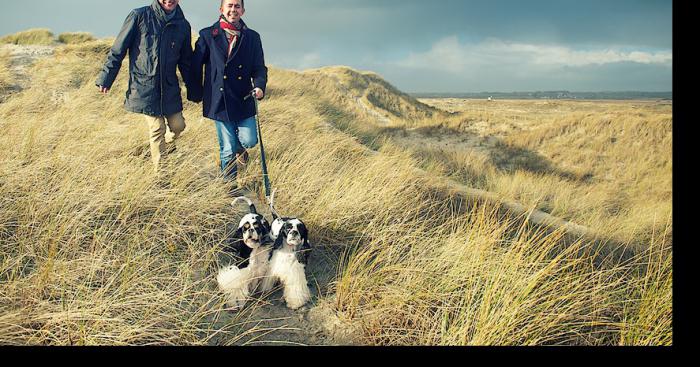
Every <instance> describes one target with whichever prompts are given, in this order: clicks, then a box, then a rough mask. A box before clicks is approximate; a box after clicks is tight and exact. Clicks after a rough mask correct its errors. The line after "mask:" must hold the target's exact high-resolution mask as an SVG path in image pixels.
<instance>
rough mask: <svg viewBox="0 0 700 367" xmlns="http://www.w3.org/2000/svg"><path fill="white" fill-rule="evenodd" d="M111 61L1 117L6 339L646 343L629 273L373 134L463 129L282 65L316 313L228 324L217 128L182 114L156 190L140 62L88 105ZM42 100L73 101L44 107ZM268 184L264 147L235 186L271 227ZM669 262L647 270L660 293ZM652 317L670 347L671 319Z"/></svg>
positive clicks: (345, 73) (338, 77)
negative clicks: (132, 107)
mask: <svg viewBox="0 0 700 367" xmlns="http://www.w3.org/2000/svg"><path fill="white" fill-rule="evenodd" d="M109 46H110V43H109V41H105V40H101V41H92V42H86V43H84V44H78V45H69V46H60V47H57V48H56V49H55V52H54V54H53V55H52V56H49V57H47V58H45V59H40V60H37V61H36V62H35V63H34V65H32V66H31V67H30V69H29V70H30V72H29V74H28V75H31V77H32V80H31V83H30V84H29V85H28V86H27V88H25V89H24V90H23V91H21V92H19V93H16V94H13V95H12V96H11V97H10V98H9V99H7V100H5V101H4V102H3V103H0V125H2V126H3V129H4V132H5V133H4V134H3V135H2V136H0V149H2V150H3V152H5V153H6V154H4V155H3V156H2V158H0V194H1V195H0V198H1V199H0V200H2V202H1V204H2V205H0V246H1V248H0V253H1V254H2V255H1V256H2V261H1V262H0V266H1V267H2V268H0V274H1V275H0V281H1V282H2V283H3V287H0V300H2V301H0V302H2V303H3V304H2V305H1V306H2V307H0V308H1V309H3V310H8V311H7V312H6V313H5V314H4V315H1V316H0V317H2V321H3V322H1V323H0V338H1V339H0V342H3V343H5V344H175V345H182V344H217V345H237V344H278V343H289V344H307V345H308V344H349V343H358V344H452V345H453V344H482V345H483V344H499V345H503V344H564V343H569V344H617V343H619V342H620V340H621V339H623V338H628V339H629V340H631V341H627V342H628V343H637V342H638V339H635V338H638V335H640V333H638V332H637V331H638V330H647V329H646V328H645V327H646V326H647V325H643V323H644V322H646V321H644V320H647V318H644V317H637V315H638V314H641V313H642V312H646V311H647V310H648V309H647V308H644V307H647V306H644V307H641V306H640V307H636V306H635V307H633V308H630V306H629V305H630V302H629V297H627V293H629V292H632V291H630V289H632V290H633V291H634V292H637V288H635V287H637V286H636V285H637V284H638V283H636V281H633V280H632V279H629V278H625V276H627V275H628V274H630V273H632V272H631V271H630V270H629V269H628V268H624V269H617V268H616V269H614V271H613V270H599V269H597V268H591V267H590V261H589V260H590V257H589V256H590V255H595V254H596V253H597V250H595V249H593V248H591V246H588V244H589V242H588V241H586V240H579V241H577V240H576V239H577V238H578V237H580V236H579V234H574V235H573V236H571V237H572V239H565V238H564V237H566V233H567V227H566V225H559V226H557V225H556V223H555V224H554V225H553V226H552V227H551V228H549V229H546V230H545V229H543V228H542V226H541V225H538V224H536V223H535V222H534V221H533V220H532V217H533V216H532V215H530V214H532V213H535V212H533V211H530V210H525V209H524V207H523V208H520V212H517V211H516V210H514V209H512V208H507V207H506V208H505V209H506V210H502V209H501V208H503V207H504V205H503V204H502V202H501V201H500V200H498V198H487V200H482V199H483V198H482V197H481V196H484V195H486V194H485V193H478V192H477V193H473V192H472V193H470V192H468V190H469V189H468V188H462V187H458V188H457V189H455V187H454V185H458V184H455V183H454V182H452V181H450V180H449V179H446V178H445V177H442V176H438V175H434V174H431V173H430V171H428V173H426V170H424V169H421V168H420V164H419V163H420V162H417V161H416V159H415V157H413V156H412V155H411V153H410V151H407V150H406V149H404V147H401V146H398V145H397V144H391V142H386V141H382V137H381V134H380V135H379V136H378V135H377V131H379V132H382V133H383V132H388V131H392V130H396V131H398V130H405V129H406V127H405V126H404V125H408V128H409V129H411V128H414V127H418V128H420V125H419V123H420V122H421V121H424V119H433V118H435V117H439V118H440V119H443V118H445V119H447V120H446V121H447V122H448V123H452V122H454V121H452V120H450V118H451V117H450V116H452V115H450V114H448V113H446V112H442V111H440V110H438V109H435V108H433V107H429V106H427V105H426V104H423V103H421V102H418V101H416V100H415V99H413V98H411V97H410V96H407V95H405V94H402V93H397V92H396V91H395V88H393V87H391V86H390V85H389V84H388V83H386V82H384V81H382V80H381V79H380V78H378V77H377V76H376V74H371V73H362V72H356V71H353V70H351V69H348V68H344V67H337V68H324V69H320V70H310V71H306V72H292V71H286V70H280V69H277V68H271V70H270V83H269V86H268V93H267V94H268V96H267V98H266V99H265V100H264V101H263V102H262V103H261V105H260V108H261V111H260V122H261V125H262V130H263V138H264V142H265V148H266V153H267V155H268V160H269V162H268V166H269V170H270V175H271V179H272V184H273V186H274V187H275V188H276V189H277V192H278V193H277V199H276V201H277V202H276V204H277V205H276V206H277V209H278V211H279V212H280V213H283V214H285V215H290V216H296V217H300V218H303V219H304V221H305V222H306V223H307V225H308V226H309V228H310V232H311V242H312V243H313V244H314V249H315V250H314V252H313V255H312V260H311V261H312V265H311V266H310V268H309V278H310V280H311V282H312V290H313V293H314V296H315V297H314V300H313V302H312V303H311V304H310V305H308V306H307V308H305V309H303V310H301V311H298V312H293V311H290V310H288V309H286V307H285V306H284V305H283V304H282V302H281V300H280V299H279V291H278V292H275V293H273V294H272V295H268V296H265V297H262V298H261V299H260V300H257V301H255V302H251V303H250V305H249V306H248V307H247V308H246V309H245V310H244V311H243V312H239V313H230V312H228V311H227V310H225V309H224V305H223V297H222V296H221V295H220V294H219V292H218V290H217V289H216V285H215V274H216V271H217V270H218V268H219V267H220V266H221V262H222V261H226V260H225V258H224V259H222V254H221V249H222V247H223V244H224V243H225V241H226V240H227V238H229V236H230V235H231V234H232V225H234V224H235V223H236V222H237V221H238V220H239V219H240V216H241V214H242V213H243V212H244V208H241V210H240V211H238V210H236V209H235V208H231V206H230V203H231V198H230V197H229V196H228V195H227V187H226V185H224V184H223V183H222V182H220V181H219V180H217V179H216V175H217V157H218V147H217V145H216V138H215V136H216V134H215V131H214V127H213V126H212V124H211V123H210V121H207V120H205V119H203V118H201V106H198V105H194V104H192V103H185V110H184V115H185V118H186V121H187V124H188V128H187V130H186V131H185V133H184V134H183V136H182V138H181V140H179V141H178V148H177V151H176V152H175V153H174V154H172V155H171V156H170V157H169V162H168V165H169V168H168V169H167V170H166V171H165V174H163V175H161V176H154V175H153V174H152V173H151V169H150V162H149V159H148V157H146V154H145V152H146V151H147V150H148V149H147V148H146V147H147V143H146V141H145V140H146V139H145V137H146V136H147V134H146V126H144V124H142V123H141V122H142V121H141V119H140V118H139V116H137V115H132V114H125V113H124V110H123V107H122V105H123V97H124V94H125V93H126V88H127V65H123V68H122V70H121V73H120V75H119V78H118V80H117V82H116V83H115V85H114V87H113V89H112V91H111V93H110V94H108V95H99V94H98V93H97V92H96V90H95V86H94V78H95V75H97V72H98V70H99V69H100V68H101V65H102V62H103V61H104V57H105V54H106V52H107V49H108V48H109ZM47 93H48V94H49V95H53V94H54V93H55V94H57V95H60V96H62V98H54V99H51V100H50V101H47V102H46V103H41V104H37V103H35V102H36V101H37V100H40V99H41V97H42V96H46V95H47ZM455 121H457V122H459V121H458V120H455ZM400 124H403V125H400ZM425 135H426V136H428V137H429V135H430V134H428V133H427V131H426V134H425ZM259 167H260V160H259V153H258V150H257V149H255V150H253V151H252V152H251V161H250V164H249V165H248V167H247V168H246V169H245V170H244V171H243V172H242V173H241V180H242V185H243V187H245V189H246V190H247V192H249V193H250V196H251V198H253V199H255V200H257V202H258V203H259V208H260V209H261V210H265V209H264V207H265V206H264V205H262V200H261V198H262V197H263V195H262V188H261V177H260V169H259ZM465 191H467V192H466V194H465ZM486 196H488V195H486ZM467 197H472V198H474V197H476V198H477V199H478V200H471V199H468V198H467ZM494 213H497V214H494ZM528 217H530V219H529V220H526V219H527V218H528ZM545 224H548V225H549V223H545ZM563 244H567V245H570V246H569V247H566V246H562V245H563ZM665 244H666V242H663V243H662V245H661V246H655V250H654V251H655V252H654V254H656V253H657V252H656V247H661V248H662V250H667V248H666V247H665ZM652 247H654V246H652ZM648 258H651V257H648ZM664 259H665V258H664ZM662 265H664V266H661V267H659V269H661V270H660V271H654V272H651V271H647V272H646V273H647V274H657V275H659V276H660V277H663V279H666V277H667V276H668V275H669V273H668V268H667V267H666V266H665V265H666V263H665V262H662ZM654 269H656V268H654ZM647 270H648V269H647ZM635 274H636V273H635ZM640 284H641V283H640ZM628 291H629V292H628ZM657 291H658V292H660V293H663V292H665V291H666V288H662V289H660V290H654V292H657ZM639 294H641V296H639V297H637V296H636V293H635V297H636V298H642V299H649V300H652V301H653V300H654V299H656V293H650V291H649V289H647V288H644V289H641V290H639ZM662 296H663V297H665V296H666V294H665V293H663V294H662ZM636 298H635V299H636ZM659 299H662V298H659ZM663 299H665V298H663ZM645 305H646V303H645ZM648 305H649V306H648V307H660V308H661V309H660V311H658V312H659V313H660V314H661V315H662V316H663V317H654V319H655V320H659V321H654V322H659V323H661V327H660V328H657V329H655V330H662V333H661V339H660V340H661V342H666V341H667V340H668V335H669V333H667V332H666V331H665V330H667V327H666V322H667V320H669V317H667V316H668V313H669V312H668V307H670V306H669V303H664V302H661V303H659V302H649V303H648ZM554 309H556V312H552V310H554ZM638 310H641V311H639V313H638V314H635V312H637V311H638ZM655 312H656V311H655ZM644 315H647V313H645V314H644ZM654 315H656V314H654ZM631 323H637V324H640V326H637V324H634V325H633V326H634V328H629V329H628V328H627V327H628V325H629V324H631ZM627 330H633V331H634V333H632V332H629V333H628V332H627ZM642 335H644V334H642ZM625 340H627V339H625ZM656 340H657V339H654V341H656Z"/></svg>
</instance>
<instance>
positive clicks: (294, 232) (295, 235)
mask: <svg viewBox="0 0 700 367" xmlns="http://www.w3.org/2000/svg"><path fill="white" fill-rule="evenodd" d="M289 234H290V235H292V236H294V237H297V236H299V231H296V230H294V231H291V232H289Z"/></svg>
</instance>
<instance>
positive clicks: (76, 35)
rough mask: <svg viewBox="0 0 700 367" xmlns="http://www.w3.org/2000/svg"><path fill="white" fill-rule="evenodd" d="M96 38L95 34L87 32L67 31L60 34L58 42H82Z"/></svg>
mask: <svg viewBox="0 0 700 367" xmlns="http://www.w3.org/2000/svg"><path fill="white" fill-rule="evenodd" d="M94 40H95V36H93V35H92V34H90V33H87V32H66V33H61V34H59V35H58V42H61V43H65V44H80V43H85V42H90V41H94Z"/></svg>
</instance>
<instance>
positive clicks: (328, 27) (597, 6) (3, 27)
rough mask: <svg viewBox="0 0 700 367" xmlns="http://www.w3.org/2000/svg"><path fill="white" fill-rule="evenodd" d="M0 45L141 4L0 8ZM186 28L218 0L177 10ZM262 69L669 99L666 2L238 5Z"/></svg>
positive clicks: (436, 86)
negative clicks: (338, 68) (337, 70)
mask: <svg viewBox="0 0 700 367" xmlns="http://www.w3.org/2000/svg"><path fill="white" fill-rule="evenodd" d="M0 4H1V5H0V6H1V8H0V9H1V10H2V11H1V12H0V34H8V33H14V32H17V31H20V30H24V29H28V28H36V27H42V28H49V29H51V30H52V31H53V32H54V33H56V34H58V33H61V32H68V31H87V32H91V33H93V34H95V35H96V36H99V37H107V36H114V35H116V32H118V30H119V28H120V26H121V24H122V22H123V21H124V18H125V17H126V15H127V14H128V12H129V11H130V10H131V9H133V8H136V7H139V6H144V5H148V4H150V1H149V0H118V1H117V0H115V1H95V0H53V1H50V0H34V1H31V2H25V1H14V0H0ZM180 5H181V6H182V8H183V10H184V11H185V16H186V17H187V18H188V20H189V21H190V23H191V24H192V27H193V28H194V29H197V30H198V29H200V28H203V27H206V26H208V25H210V24H212V23H214V21H215V20H216V18H217V16H218V6H219V0H181V2H180ZM244 20H245V21H246V22H247V24H248V25H249V26H250V27H251V28H253V29H255V30H256V31H258V32H259V33H260V34H261V36H262V39H263V45H264V48H265V56H266V61H267V63H268V64H269V65H273V66H276V67H282V68H289V69H296V70H303V69H306V68H314V67H320V66H325V65H348V66H350V67H353V68H356V69H360V70H371V71H375V72H377V73H379V74H380V75H382V76H383V77H385V78H386V79H387V80H388V81H389V82H391V83H392V84H394V85H395V86H397V87H398V88H399V89H401V90H403V91H406V92H482V91H492V92H496V91H501V92H510V91H534V90H569V91H629V90H639V91H670V90H672V67H671V65H672V61H673V53H672V2H671V1H670V0H607V1H602V0H577V1H576V0H558V1H554V0H532V1H513V0H490V1H468V0H433V1H427V0H421V1H418V0H374V1H372V0H354V1H349V0H344V1H341V0H298V1H291V0H247V1H246V14H245V16H244Z"/></svg>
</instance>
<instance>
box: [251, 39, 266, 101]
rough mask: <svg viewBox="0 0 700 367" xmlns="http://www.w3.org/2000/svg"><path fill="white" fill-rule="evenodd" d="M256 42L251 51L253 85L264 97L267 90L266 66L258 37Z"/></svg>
mask: <svg viewBox="0 0 700 367" xmlns="http://www.w3.org/2000/svg"><path fill="white" fill-rule="evenodd" d="M256 41H257V42H256V44H255V47H254V51H253V52H254V53H253V68H252V69H253V70H252V76H253V85H254V86H255V88H260V90H261V91H262V93H263V96H264V94H265V89H266V88H267V66H265V54H264V52H263V47H262V41H261V40H260V35H258V37H256Z"/></svg>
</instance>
